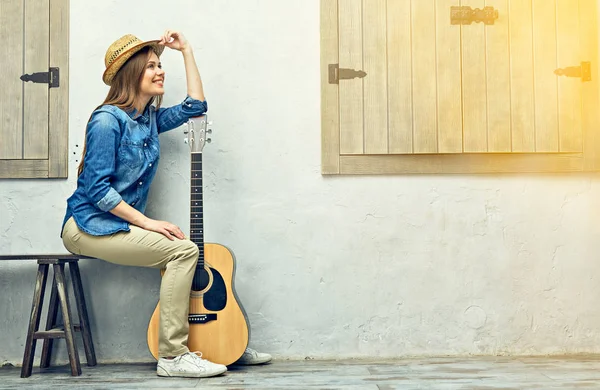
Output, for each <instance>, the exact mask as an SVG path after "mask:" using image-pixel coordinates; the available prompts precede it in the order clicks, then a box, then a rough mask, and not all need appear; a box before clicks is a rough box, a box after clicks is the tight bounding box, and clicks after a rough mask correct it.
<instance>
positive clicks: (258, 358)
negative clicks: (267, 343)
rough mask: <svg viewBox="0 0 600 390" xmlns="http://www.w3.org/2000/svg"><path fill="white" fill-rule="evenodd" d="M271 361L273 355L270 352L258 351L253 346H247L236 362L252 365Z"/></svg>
mask: <svg viewBox="0 0 600 390" xmlns="http://www.w3.org/2000/svg"><path fill="white" fill-rule="evenodd" d="M270 361H271V355H269V354H268V353H262V352H257V351H255V350H253V349H252V348H246V350H245V351H244V354H243V355H242V357H241V358H239V359H238V360H237V361H236V362H235V363H234V364H241V365H244V366H251V365H253V364H263V363H268V362H270Z"/></svg>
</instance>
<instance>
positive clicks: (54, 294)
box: [12, 255, 96, 378]
mask: <svg viewBox="0 0 600 390" xmlns="http://www.w3.org/2000/svg"><path fill="white" fill-rule="evenodd" d="M12 258H15V257H12ZM21 258H27V259H36V260H37V263H38V272H37V279H36V283H35V291H34V293H33V304H32V306H31V317H30V320H29V329H28V331H27V339H26V341H25V353H24V354H23V367H22V369H21V378H27V377H29V376H31V371H32V368H33V358H34V356H35V347H36V342H37V340H40V339H41V340H44V345H43V347H42V357H41V360H40V367H41V368H47V367H50V357H51V354H52V346H53V341H54V339H65V341H66V344H67V352H68V354H69V363H70V366H71V375H73V376H78V375H81V364H80V361H79V353H78V351H77V344H76V342H75V337H74V333H75V332H80V333H81V334H82V338H83V346H84V349H85V355H86V361H87V365H88V366H95V365H96V353H95V351H94V343H93V340H92V334H91V331H90V325H89V319H88V314H87V306H86V303H85V297H84V294H83V285H82V283H81V274H80V272H79V264H78V262H79V259H80V258H87V257H85V256H76V255H65V256H60V257H58V256H56V257H54V256H52V255H43V256H33V255H23V256H22V257H21ZM66 264H68V265H69V271H70V274H71V283H72V285H73V295H74V296H75V301H76V304H77V313H78V316H79V324H74V323H73V318H72V315H71V305H70V302H69V294H68V290H67V283H66V277H65V265H66ZM50 265H52V266H53V270H54V277H53V280H52V289H51V291H50V302H49V306H48V316H47V318H46V327H45V329H44V330H39V325H40V317H41V313H42V306H43V303H44V294H45V292H46V284H47V279H48V269H49V268H50ZM59 306H60V309H61V314H62V319H63V324H62V325H58V324H56V317H57V315H58V307H59Z"/></svg>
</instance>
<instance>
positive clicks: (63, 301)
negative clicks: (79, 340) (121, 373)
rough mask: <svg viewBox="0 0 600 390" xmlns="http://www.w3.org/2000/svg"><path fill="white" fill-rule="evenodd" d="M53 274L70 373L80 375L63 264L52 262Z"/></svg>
mask: <svg viewBox="0 0 600 390" xmlns="http://www.w3.org/2000/svg"><path fill="white" fill-rule="evenodd" d="M54 275H55V276H56V289H57V291H58V299H59V300H60V307H61V309H62V316H63V320H64V324H65V340H66V342H67V351H68V353H69V362H70V363H71V375H73V376H78V375H81V365H80V363H79V353H78V352H77V346H76V344H75V338H74V337H73V336H74V333H75V330H74V329H73V321H72V320H71V308H70V307H69V297H68V296H67V289H66V286H65V265H64V264H54Z"/></svg>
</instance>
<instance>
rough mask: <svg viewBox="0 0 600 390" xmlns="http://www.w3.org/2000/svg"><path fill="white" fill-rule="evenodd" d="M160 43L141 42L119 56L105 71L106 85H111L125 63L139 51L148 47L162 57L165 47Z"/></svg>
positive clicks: (103, 76) (103, 79) (103, 75)
mask: <svg viewBox="0 0 600 390" xmlns="http://www.w3.org/2000/svg"><path fill="white" fill-rule="evenodd" d="M159 42H160V40H158V39H156V40H152V41H145V42H141V43H138V44H137V45H135V46H132V47H130V48H129V49H127V50H126V51H124V52H123V53H121V54H119V56H118V57H117V58H115V60H114V61H113V62H112V63H111V64H110V65H109V66H108V67H107V68H106V70H105V71H104V74H102V81H104V84H106V85H111V83H112V81H113V79H114V78H115V75H116V74H117V72H118V71H119V69H121V67H122V66H123V64H124V63H125V62H127V60H128V59H130V58H131V57H132V56H133V55H134V54H135V53H137V52H138V51H140V50H142V49H143V48H145V47H148V46H150V47H152V48H153V49H154V51H155V52H156V55H158V56H159V57H160V55H161V54H162V52H163V51H164V50H165V46H164V45H159V44H158V43H159Z"/></svg>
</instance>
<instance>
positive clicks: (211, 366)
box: [156, 352, 227, 378]
mask: <svg viewBox="0 0 600 390" xmlns="http://www.w3.org/2000/svg"><path fill="white" fill-rule="evenodd" d="M225 371H227V367H226V366H224V365H222V364H216V363H213V362H209V361H208V360H206V359H202V353H201V352H187V353H184V354H183V355H179V356H176V357H175V358H173V359H165V358H160V359H158V365H157V367H156V374H157V375H158V376H182V377H189V378H206V377H209V376H216V375H220V374H222V373H224V372H225Z"/></svg>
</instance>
